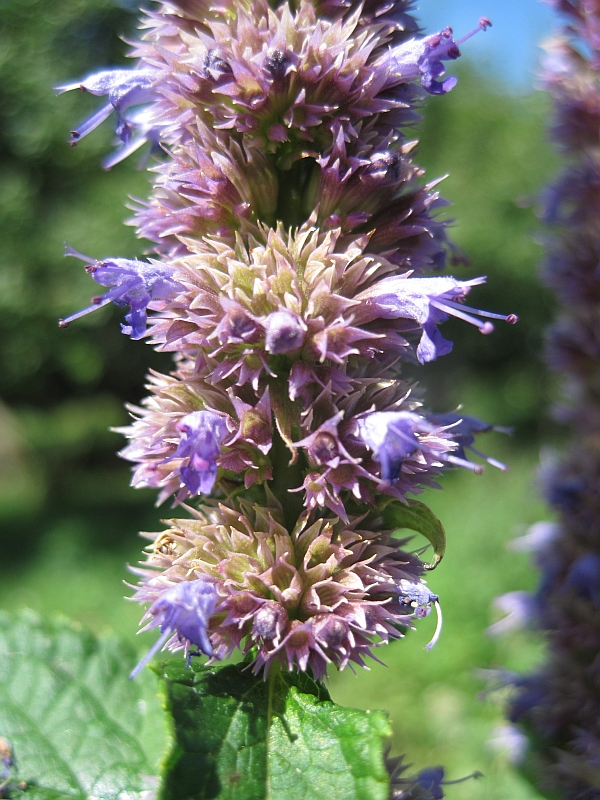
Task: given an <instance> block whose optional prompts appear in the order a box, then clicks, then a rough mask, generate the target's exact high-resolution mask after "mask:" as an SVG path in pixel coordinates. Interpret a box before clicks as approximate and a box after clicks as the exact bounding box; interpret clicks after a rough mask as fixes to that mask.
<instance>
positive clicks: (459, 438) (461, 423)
mask: <svg viewBox="0 0 600 800" xmlns="http://www.w3.org/2000/svg"><path fill="white" fill-rule="evenodd" d="M427 419H428V420H429V422H431V423H432V424H433V425H440V426H446V427H447V430H449V431H450V433H451V434H452V440H453V441H454V442H456V444H457V445H458V448H457V450H456V455H457V456H459V457H460V458H463V459H465V460H466V459H467V454H466V453H465V450H470V451H471V452H472V453H475V455H476V456H478V457H479V458H482V459H483V460H484V461H487V463H488V464H491V466H492V467H496V469H500V470H502V471H503V472H505V471H506V470H507V469H508V467H507V466H506V464H503V463H502V462H501V461H497V460H496V459H495V458H489V457H488V456H486V455H485V454H484V453H482V452H480V451H479V450H477V449H475V447H473V444H474V443H475V434H478V433H487V432H489V431H497V432H498V433H505V434H507V435H510V434H511V433H512V428H503V427H500V426H499V425H490V423H489V422H484V421H483V420H481V419H477V417H469V416H467V415H464V414H455V413H451V414H428V416H427Z"/></svg>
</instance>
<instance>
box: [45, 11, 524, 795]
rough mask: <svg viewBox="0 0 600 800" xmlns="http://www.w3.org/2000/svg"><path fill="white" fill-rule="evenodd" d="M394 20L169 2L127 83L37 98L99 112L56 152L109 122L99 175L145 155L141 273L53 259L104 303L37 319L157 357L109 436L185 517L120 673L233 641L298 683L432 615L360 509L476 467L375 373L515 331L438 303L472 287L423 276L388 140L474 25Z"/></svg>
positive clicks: (393, 547)
mask: <svg viewBox="0 0 600 800" xmlns="http://www.w3.org/2000/svg"><path fill="white" fill-rule="evenodd" d="M408 5H409V4H408V3H407V2H405V0H397V2H395V3H392V4H388V5H382V4H381V3H379V2H377V0H368V2H366V3H364V4H358V3H354V2H352V0H348V2H345V0H344V2H340V3H338V2H337V0H331V1H329V0H328V1H327V2H324V3H321V4H320V5H319V7H318V10H317V7H316V6H315V5H314V4H313V3H312V2H309V0H303V2H300V3H299V4H298V6H297V8H296V9H295V10H292V8H291V7H290V6H289V5H287V4H285V3H283V4H281V5H279V6H276V7H274V8H271V6H270V5H269V4H267V3H266V0H244V1H242V0H225V4H224V5H223V6H222V7H219V9H218V10H217V9H214V8H213V7H212V6H210V5H209V4H208V3H205V2H203V0H196V1H195V2H187V0H186V2H183V0H172V1H170V2H168V3H165V4H164V5H162V6H161V7H159V9H158V10H157V11H151V12H146V13H145V17H144V23H143V24H144V34H143V36H142V38H141V40H140V41H139V42H137V43H135V44H134V45H133V51H132V55H133V57H134V58H136V59H137V62H136V66H134V67H133V68H132V69H130V70H122V69H120V70H114V71H111V70H109V71H103V72H101V73H98V74H96V75H92V76H89V77H87V78H85V79H84V80H83V81H81V82H80V83H73V84H68V85H66V86H63V87H61V90H60V91H68V90H70V89H74V88H80V89H82V90H84V91H88V92H90V93H92V94H97V95H101V96H105V97H106V98H107V99H108V104H107V105H105V106H103V107H102V109H101V110H100V111H99V112H97V113H96V114H95V115H94V116H92V117H91V118H90V119H89V120H87V121H86V122H84V123H83V125H81V126H80V127H79V128H77V130H76V131H75V132H74V133H73V139H72V143H76V141H78V140H80V139H81V138H83V137H84V136H86V135H88V134H90V133H91V132H92V131H93V129H94V128H95V127H97V126H98V125H99V124H100V123H101V122H103V121H104V119H106V118H107V117H108V116H110V115H111V114H112V111H113V110H114V111H116V116H117V135H118V137H119V139H120V141H121V143H122V144H121V146H120V148H119V149H118V150H117V151H116V152H115V154H114V155H112V156H111V157H110V159H109V164H110V165H112V164H115V163H117V162H118V161H119V160H121V159H122V158H124V157H125V156H127V155H129V154H131V153H132V152H134V151H135V150H136V149H138V148H139V147H140V146H141V145H142V144H143V142H144V141H145V140H148V141H150V143H151V145H152V146H153V147H154V149H155V150H156V149H157V147H160V149H161V153H162V156H161V158H162V160H161V162H160V164H159V165H158V166H157V167H155V168H154V172H155V173H156V176H157V177H156V179H155V183H154V187H153V190H152V194H151V196H150V198H149V200H148V201H137V204H136V208H135V212H134V223H135V224H136V225H137V227H138V232H139V234H140V236H144V237H146V238H147V239H149V240H150V241H151V242H152V243H153V248H154V251H153V255H152V256H151V257H148V258H147V259H145V260H125V259H113V258H111V259H103V260H98V261H95V260H94V259H86V258H85V257H84V256H80V255H79V254H78V253H76V252H75V251H71V250H70V251H69V254H71V255H76V256H77V257H80V258H83V260H84V261H86V263H87V267H86V269H87V270H88V272H89V273H90V274H91V276H92V278H93V279H94V280H96V282H97V283H99V284H100V285H102V286H104V287H108V291H107V292H106V294H104V295H103V296H102V297H100V298H96V299H94V300H93V301H92V305H91V306H90V307H89V308H87V309H84V310H83V311H81V312H78V313H77V314H74V315H72V316H71V317H68V318H66V319H65V320H64V321H63V322H62V324H63V325H66V324H68V323H70V322H71V321H73V320H75V319H77V318H78V317H80V316H82V315H84V314H87V313H89V312H90V311H92V310H94V309H95V308H99V307H100V306H102V305H105V304H107V303H109V302H113V303H115V304H116V305H120V306H129V308H130V310H129V312H128V313H127V315H126V323H127V325H126V326H124V327H123V330H124V332H125V333H127V334H129V335H131V336H132V337H133V338H136V339H138V338H142V337H143V338H146V339H147V340H148V341H150V342H151V343H152V344H153V345H154V346H155V347H156V348H157V349H159V350H161V351H164V352H171V353H174V354H175V357H176V367H175V369H174V370H173V372H172V373H171V375H161V374H158V373H155V374H153V375H152V376H151V378H150V395H149V396H148V397H147V398H146V399H145V400H144V401H143V402H142V404H141V405H140V407H137V408H132V409H131V410H132V413H133V416H134V421H133V423H132V424H131V425H130V426H128V427H127V428H126V429H123V432H124V433H125V435H126V436H127V437H128V438H129V444H128V445H127V447H126V448H125V450H124V451H123V453H122V455H123V456H124V457H125V458H127V459H129V460H130V461H132V462H133V463H134V464H135V469H134V477H133V484H134V485H135V486H145V487H153V488H155V489H157V490H158V491H159V498H158V499H159V502H164V501H165V500H166V499H168V498H170V497H171V498H173V501H174V503H175V504H182V503H184V502H185V508H186V509H187V510H188V512H189V513H190V514H191V516H192V519H188V520H185V519H174V520H172V521H171V522H170V527H169V529H168V530H167V531H165V532H163V533H160V534H153V535H152V541H153V544H152V545H151V547H150V550H149V553H148V565H146V566H144V567H143V568H140V569H138V570H137V571H138V572H139V574H140V577H141V584H140V587H139V589H138V590H137V593H136V599H138V600H139V601H140V602H143V603H149V604H150V606H149V609H148V611H147V614H146V616H145V618H144V622H145V623H146V624H147V627H159V628H160V630H161V638H160V639H159V640H158V642H157V644H156V645H155V647H154V648H152V650H151V652H150V653H149V654H148V656H147V657H146V659H144V660H143V662H142V665H143V664H145V663H146V662H147V660H148V659H149V658H150V657H151V656H152V655H153V654H154V653H155V652H156V650H157V649H159V648H160V647H162V646H163V645H166V646H168V647H170V648H171V649H183V650H184V651H185V652H186V654H188V655H193V654H196V653H197V652H202V653H204V654H206V655H208V656H209V657H211V658H212V659H218V658H225V657H227V656H229V655H230V654H232V653H233V651H234V650H235V649H236V648H237V649H240V650H242V651H243V652H245V653H250V652H252V653H255V658H254V662H253V669H254V670H255V672H261V671H262V672H263V673H264V674H266V673H267V672H268V671H269V669H270V668H271V666H272V665H273V664H274V663H276V662H277V663H279V664H280V665H281V666H283V667H284V668H286V669H290V670H291V669H300V670H306V669H308V668H310V669H311V670H312V673H313V675H314V676H315V677H316V678H317V679H321V678H323V677H325V675H326V670H327V667H328V665H329V664H333V665H335V666H336V667H338V668H343V667H345V666H346V665H348V664H358V665H361V666H363V665H364V664H365V658H366V657H367V656H369V655H370V653H371V651H372V649H373V648H374V647H377V646H379V645H381V644H383V643H386V642H387V641H389V640H390V639H395V638H399V637H401V636H402V635H403V632H404V631H405V630H406V629H407V628H410V627H412V624H413V621H414V620H416V619H420V618H422V617H423V616H426V615H427V614H428V613H429V611H430V610H431V608H432V607H434V606H435V607H436V608H437V610H438V612H439V602H438V597H437V595H435V594H434V593H433V592H432V591H431V590H429V588H428V587H427V586H426V585H425V582H424V581H423V578H422V575H423V569H424V565H423V563H422V562H421V560H420V558H419V557H418V556H417V555H416V554H415V553H411V552H410V551H409V550H407V549H406V544H407V542H406V540H401V539H397V538H395V536H394V532H393V531H391V530H389V529H387V528H386V526H385V524H384V520H383V516H382V507H383V505H385V503H389V502H392V503H399V504H405V503H407V502H408V496H409V495H411V494H415V493H418V492H421V491H422V490H423V488H424V487H427V486H435V485H436V478H437V477H438V476H439V474H440V473H441V472H442V470H443V469H444V468H445V467H446V466H448V465H452V464H454V465H461V466H465V467H468V468H471V469H473V470H474V471H479V469H480V467H479V466H478V465H476V464H475V463H474V462H471V461H469V460H468V459H467V457H466V455H465V447H467V442H468V444H469V445H470V444H471V443H472V439H470V438H469V436H470V433H469V432H468V431H471V430H475V429H476V426H475V427H472V428H469V429H468V431H467V428H464V429H463V430H462V433H461V434H460V436H459V435H458V425H459V424H460V421H459V420H452V421H450V422H448V421H446V420H443V421H440V422H437V421H436V420H435V419H434V417H433V416H432V415H429V414H428V413H427V412H426V411H425V410H424V408H423V405H422V400H421V398H420V395H419V393H418V392H417V390H416V389H415V387H414V386H412V385H411V383H410V382H408V381H405V380H404V379H402V377H401V375H400V366H401V363H402V362H403V361H406V360H411V361H414V360H415V358H417V359H418V360H420V361H421V362H422V363H423V362H426V361H431V360H433V359H435V358H436V357H438V356H440V355H444V354H446V353H448V352H449V351H450V349H451V343H450V342H448V341H446V340H445V339H443V338H442V336H441V334H440V333H439V331H438V325H439V324H441V323H443V322H444V321H445V320H446V319H447V318H448V316H455V317H458V318H460V319H463V320H465V321H466V322H469V323H473V324H475V325H476V326H477V327H478V328H479V329H480V331H481V332H482V333H489V332H490V331H491V328H492V326H491V323H490V322H488V321H487V320H488V319H489V318H494V319H503V320H506V321H508V322H514V321H516V317H514V315H508V316H503V315H500V314H494V313H488V312H483V311H479V310H477V309H472V308H469V307H467V306H464V305H463V301H464V299H465V297H466V295H467V293H468V292H469V291H470V290H471V288H472V287H473V286H476V285H478V284H479V283H481V282H482V281H483V278H478V279H475V280H463V281H461V280H457V279H454V278H451V277H445V276H444V277H442V276H437V277H431V276H429V277H424V275H425V274H427V273H428V272H431V271H432V270H439V269H440V268H441V267H442V266H443V265H444V261H445V255H446V252H447V251H448V250H450V251H451V247H450V245H449V244H448V242H447V240H446V234H445V223H444V221H443V220H441V219H439V217H438V216H437V214H438V210H439V209H441V208H442V207H443V206H444V205H445V202H444V201H443V199H442V198H441V197H440V195H439V193H438V189H437V186H436V182H433V183H428V184H424V183H423V182H422V180H421V178H422V174H423V173H422V170H420V169H419V168H418V167H417V166H416V165H415V164H414V163H413V161H412V158H411V151H412V150H413V147H414V143H413V142H411V141H410V140H409V139H408V133H409V129H410V128H412V126H413V125H414V123H415V121H416V120H417V119H418V106H419V104H420V102H421V100H422V99H423V97H424V95H425V94H427V93H430V94H444V93H446V92H447V91H449V90H450V89H451V88H452V87H453V86H454V84H455V82H456V81H455V79H453V78H447V77H446V78H444V79H443V80H440V79H441V78H442V76H443V74H444V63H445V62H447V61H450V60H453V59H455V58H457V57H458V55H459V54H460V53H459V50H458V46H459V45H460V44H462V42H463V41H465V40H466V39H468V38H469V36H471V35H472V33H474V32H472V33H471V34H468V35H467V36H466V37H463V39H459V40H455V39H454V38H453V35H452V32H451V31H450V29H446V30H444V31H442V32H441V33H440V34H436V35H435V36H428V37H421V38H415V37H414V33H415V31H416V29H417V25H416V23H415V21H414V20H413V19H412V17H410V15H409V14H408V13H407V10H408ZM488 25H489V22H488V21H487V20H481V21H480V24H479V27H478V30H480V29H483V30H485V28H487V27H488ZM148 311H151V312H154V313H153V314H151V315H148ZM482 317H483V318H484V319H485V320H486V321H484V322H482V321H481V318H482ZM465 424H466V423H465ZM483 427H485V426H483ZM461 436H462V439H461V438H460V437H461ZM197 498H199V502H198V501H197ZM384 500H385V502H384ZM196 506H197V507H196ZM440 628H441V614H439V617H438V626H437V629H436V633H435V634H434V639H433V640H432V644H433V643H434V642H435V640H437V638H438V636H439V632H440ZM140 668H141V667H140ZM438 788H439V787H438Z"/></svg>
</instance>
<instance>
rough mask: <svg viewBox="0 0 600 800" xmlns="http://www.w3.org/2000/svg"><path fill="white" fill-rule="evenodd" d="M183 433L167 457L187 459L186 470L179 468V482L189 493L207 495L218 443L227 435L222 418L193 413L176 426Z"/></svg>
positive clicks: (217, 451)
mask: <svg viewBox="0 0 600 800" xmlns="http://www.w3.org/2000/svg"><path fill="white" fill-rule="evenodd" d="M177 430H179V431H181V433H182V434H183V435H182V437H181V441H180V442H179V447H178V448H177V450H176V452H175V453H174V454H173V455H172V456H171V457H170V458H169V460H171V459H174V458H189V463H188V465H187V467H181V468H180V470H179V472H180V475H181V480H182V481H183V483H184V484H185V485H186V486H187V488H188V489H189V491H190V493H191V494H193V495H196V494H210V493H211V491H212V488H213V486H214V485H215V481H216V479H217V458H218V457H219V455H220V453H221V442H222V441H223V439H224V437H225V436H226V434H227V425H226V423H225V420H224V419H223V417H222V416H221V415H219V414H216V413H215V412H214V411H194V412H192V413H191V414H187V415H186V416H185V417H183V419H182V420H181V421H180V422H179V423H178V424H177Z"/></svg>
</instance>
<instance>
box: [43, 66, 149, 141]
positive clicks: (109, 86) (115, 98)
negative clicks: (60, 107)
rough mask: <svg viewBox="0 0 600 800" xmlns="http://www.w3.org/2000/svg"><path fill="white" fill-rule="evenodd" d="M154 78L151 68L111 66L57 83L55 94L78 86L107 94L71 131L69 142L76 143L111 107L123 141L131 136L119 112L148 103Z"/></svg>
mask: <svg viewBox="0 0 600 800" xmlns="http://www.w3.org/2000/svg"><path fill="white" fill-rule="evenodd" d="M155 79H156V73H155V71H154V70H152V69H139V68H138V69H113V70H104V71H103V72H97V73H96V74H95V75H90V76H89V77H88V78H85V79H84V80H83V81H78V82H76V83H69V84H66V85H65V86H58V87H57V88H56V93H57V94H63V92H71V91H73V89H79V90H80V91H82V92H89V93H90V94H94V95H97V96H104V95H106V96H108V103H107V104H106V105H105V106H103V107H102V108H101V109H100V110H99V111H97V112H96V113H95V114H94V115H93V116H91V117H90V118H89V119H87V120H86V121H85V122H84V123H83V124H82V125H80V126H79V127H78V128H76V129H75V130H73V131H71V136H72V138H71V140H70V142H69V144H72V145H74V144H77V143H78V142H79V141H80V140H81V139H83V138H84V136H87V135H88V133H91V132H92V131H93V130H94V129H95V128H97V127H98V125H100V124H102V123H103V122H104V120H105V119H108V117H109V116H110V115H111V114H112V112H113V111H116V112H117V135H118V136H119V138H120V139H122V141H123V142H125V143H127V142H128V141H129V139H130V136H131V129H130V127H129V125H128V124H127V121H126V119H125V117H124V116H123V112H124V111H126V110H127V109H128V108H130V107H131V106H137V105H141V104H142V103H148V102H150V101H151V100H153V99H154V98H155V97H156V91H155V90H154V88H153V83H154V81H155Z"/></svg>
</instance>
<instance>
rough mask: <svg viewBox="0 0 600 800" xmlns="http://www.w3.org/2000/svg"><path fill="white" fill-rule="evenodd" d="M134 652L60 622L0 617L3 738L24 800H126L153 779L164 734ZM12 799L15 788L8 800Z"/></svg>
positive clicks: (152, 687)
mask: <svg viewBox="0 0 600 800" xmlns="http://www.w3.org/2000/svg"><path fill="white" fill-rule="evenodd" d="M134 663H135V653H134V652H133V650H132V649H131V648H130V647H128V646H126V645H124V644H123V643H122V642H121V641H120V640H119V639H118V638H117V637H114V636H111V637H107V638H105V639H102V640H98V639H96V638H95V637H94V636H93V635H92V634H90V633H87V632H85V631H82V630H80V629H78V628H77V627H76V626H74V625H73V624H71V623H69V622H68V621H66V620H58V621H57V620H52V621H48V620H43V619H42V618H41V617H39V616H38V615H37V614H34V613H33V612H22V613H21V614H19V615H16V616H11V615H9V614H6V613H1V612H0V735H1V736H4V737H6V739H8V740H9V742H10V744H11V747H12V750H13V755H14V757H15V760H16V775H15V779H14V782H17V781H23V782H25V784H26V786H27V788H26V791H24V792H23V797H24V798H27V800H58V798H70V799H71V800H130V799H131V800H133V799H134V798H138V797H139V796H140V795H139V793H140V792H141V791H142V790H143V789H144V788H145V787H144V781H143V778H142V776H143V775H144V774H146V775H151V774H153V773H154V774H156V772H157V762H158V760H159V758H160V757H161V756H162V754H163V753H164V751H165V750H166V749H167V732H166V730H165V724H164V721H163V720H164V713H163V712H162V710H161V708H160V704H159V700H158V697H157V691H156V689H157V687H156V680H155V679H154V678H153V676H151V675H150V674H149V673H147V674H146V675H143V676H140V678H141V680H138V681H136V682H131V681H130V680H129V678H128V674H129V671H130V669H131V667H132V666H133V664H134ZM13 794H14V796H18V795H19V794H20V793H19V792H18V790H17V789H15V791H14V792H12V791H11V797H12V796H13Z"/></svg>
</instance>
